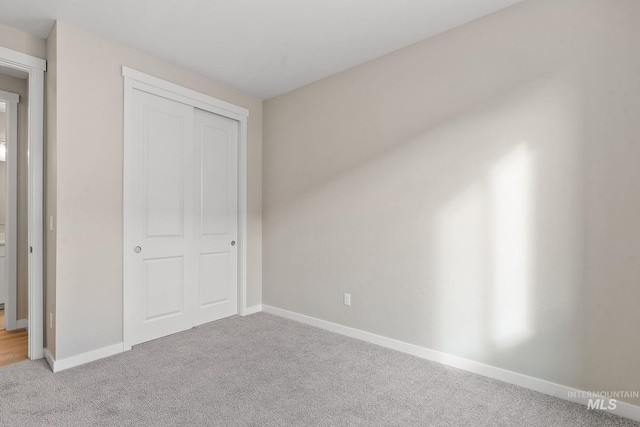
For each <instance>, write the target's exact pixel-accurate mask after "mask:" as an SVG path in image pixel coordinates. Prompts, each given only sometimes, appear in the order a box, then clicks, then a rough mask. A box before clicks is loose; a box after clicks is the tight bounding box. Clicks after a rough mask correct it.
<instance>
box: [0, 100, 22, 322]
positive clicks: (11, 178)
mask: <svg viewBox="0 0 640 427" xmlns="http://www.w3.org/2000/svg"><path fill="white" fill-rule="evenodd" d="M0 101H2V102H4V104H5V105H6V114H7V115H6V122H7V123H6V124H7V128H6V130H7V132H6V146H5V148H6V154H5V200H6V204H5V212H6V215H5V230H4V232H5V245H4V248H5V269H4V283H5V284H6V288H7V292H6V295H4V297H5V298H4V308H5V310H4V315H5V316H4V325H5V329H6V330H8V331H12V330H14V329H16V328H17V327H18V324H17V319H18V318H17V314H18V313H17V311H18V306H17V302H18V301H17V294H18V284H17V271H18V252H17V248H18V246H17V236H18V234H17V233H18V224H17V215H18V165H17V162H18V154H17V149H18V102H20V96H19V95H18V94H16V93H11V92H5V91H3V90H0ZM20 327H24V326H22V325H21V326H20Z"/></svg>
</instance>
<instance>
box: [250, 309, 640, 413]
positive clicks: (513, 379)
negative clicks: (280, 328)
mask: <svg viewBox="0 0 640 427" xmlns="http://www.w3.org/2000/svg"><path fill="white" fill-rule="evenodd" d="M262 311H264V312H265V313H269V314H274V315H276V316H280V317H285V318H287V319H291V320H295V321H297V322H301V323H305V324H307V325H311V326H315V327H318V328H321V329H325V330H327V331H331V332H335V333H338V334H341V335H346V336H348V337H351V338H356V339H359V340H362V341H366V342H370V343H372V344H377V345H380V346H382V347H387V348H390V349H393V350H397V351H401V352H403V353H407V354H411V355H414V356H417V357H420V358H422V359H427V360H432V361H434V362H439V363H442V364H443V365H448V366H453V367H455V368H459V369H463V370H465V371H468V372H472V373H474V374H479V375H483V376H485V377H489V378H493V379H496V380H500V381H504V382H506V383H509V384H514V385H517V386H520V387H524V388H527V389H530V390H534V391H537V392H540V393H544V394H548V395H551V396H555V397H558V398H560V399H564V400H568V401H571V402H575V403H579V404H581V405H585V406H587V403H588V402H589V398H588V397H571V396H572V395H574V396H579V395H580V394H581V393H583V392H582V391H581V390H577V389H574V388H571V387H567V386H563V385H560V384H556V383H552V382H549V381H545V380H541V379H539V378H534V377H530V376H528V375H523V374H519V373H517V372H512V371H507V370H506V369H502V368H496V367H495V366H490V365H486V364H484V363H480V362H475V361H473V360H469V359H464V358H462V357H458V356H454V355H451V354H447V353H442V352H440V351H436V350H431V349H428V348H425V347H420V346H417V345H414V344H409V343H406V342H403V341H398V340H394V339H392V338H387V337H383V336H380V335H376V334H372V333H370V332H365V331H361V330H359V329H354V328H350V327H348V326H343V325H339V324H337V323H332V322H327V321H326V320H321V319H317V318H315V317H310V316H305V315H304V314H299V313H294V312H292V311H288V310H283V309H281V308H276V307H272V306H269V305H264V304H263V305H262ZM604 400H605V403H604V407H615V409H611V410H607V412H611V413H614V414H616V415H619V416H621V417H625V418H630V419H632V420H635V421H640V406H635V405H631V404H629V403H625V402H620V401H615V402H614V403H615V404H614V405H613V406H609V404H610V399H604Z"/></svg>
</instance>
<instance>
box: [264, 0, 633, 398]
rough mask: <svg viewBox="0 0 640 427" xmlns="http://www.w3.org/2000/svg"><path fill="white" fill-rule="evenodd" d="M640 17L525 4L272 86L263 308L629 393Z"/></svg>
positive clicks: (590, 1)
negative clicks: (277, 91)
mask: <svg viewBox="0 0 640 427" xmlns="http://www.w3.org/2000/svg"><path fill="white" fill-rule="evenodd" d="M638 22H640V2H637V1H631V0H616V1H604V0H567V1H563V2H557V1H553V0H541V1H531V2H524V3H521V4H519V5H517V6H514V7H512V8H509V9H506V10H504V11H501V12H499V13H496V14H494V15H490V16H488V17H485V18H482V19H480V20H477V21H474V22H473V23H470V24H468V25H465V26H462V27H460V28H458V29H455V30H453V31H449V32H447V33H444V34H442V35H439V36H437V37H434V38H432V39H429V40H426V41H424V42H421V43H418V44H415V45H413V46H410V47H408V48H405V49H402V50H399V51H396V52H394V53H391V54H389V55H386V56H384V57H381V58H379V59H376V60H374V61H371V62H369V63H367V64H364V65H362V66H359V67H355V68H353V69H350V70H347V71H345V72H342V73H339V74H337V75H334V76H332V77H329V78H326V79H324V80H321V81H318V82H316V83H313V84H310V85H308V86H305V87H302V88H300V89H298V90H295V91H293V92H290V93H287V94H284V95H282V96H279V97H276V98H274V99H271V100H268V101H266V102H265V114H264V120H265V125H264V126H265V127H264V162H263V168H264V175H263V191H264V207H263V208H264V248H263V249H264V259H263V260H264V270H263V271H264V277H263V280H264V289H263V292H264V304H268V305H272V306H275V307H279V308H283V309H287V310H291V311H294V312H298V313H302V314H306V315H309V316H313V317H317V318H320V319H324V320H328V321H331V322H335V323H339V324H342V325H347V326H350V327H354V328H358V329H362V330H365V331H369V332H372V333H375V334H380V335H383V336H387V337H391V338H395V339H398V340H402V341H406V342H409V343H413V344H417V345H420V346H424V347H428V348H431V349H435V350H439V351H444V352H447V353H450V354H455V355H459V356H462V357H465V358H469V359H472V360H476V361H479V362H483V363H487V364H490V365H493V366H498V367H501V368H504V369H508V370H511V371H515V372H519V373H522V374H526V375H530V376H533V377H537V378H541V379H545V380H549V381H552V382H556V383H560V384H563V385H567V386H572V387H576V388H578V389H583V390H637V389H638V385H639V384H640V370H639V369H638V367H637V362H638V360H640V340H638V339H637V325H639V324H640V310H638V309H637V302H638V301H639V300H640V287H639V286H638V283H640V267H639V266H640V263H638V262H637V260H636V259H635V258H637V254H638V253H640V228H639V227H637V221H638V218H640V167H638V164H639V163H640V143H638V134H640V121H639V120H638V117H640V105H639V104H638V102H637V100H638V99H640V80H639V79H638V75H640V27H638V25H637V23H638ZM344 292H349V293H351V295H352V306H351V307H346V306H344V305H343V304H342V294H343V293H344ZM630 402H631V403H634V404H636V405H637V404H640V400H638V399H635V400H633V399H632V400H630Z"/></svg>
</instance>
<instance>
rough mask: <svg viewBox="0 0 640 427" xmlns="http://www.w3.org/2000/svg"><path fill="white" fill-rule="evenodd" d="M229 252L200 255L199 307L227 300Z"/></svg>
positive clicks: (228, 290)
mask: <svg viewBox="0 0 640 427" xmlns="http://www.w3.org/2000/svg"><path fill="white" fill-rule="evenodd" d="M229 258H230V255H229V252H221V253H215V254H202V255H200V295H199V300H200V307H206V306H208V305H211V304H218V303H224V302H227V301H228V300H229V292H230V291H231V289H229V286H227V283H229V269H230V267H231V266H230V259H229Z"/></svg>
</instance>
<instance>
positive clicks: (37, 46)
mask: <svg viewBox="0 0 640 427" xmlns="http://www.w3.org/2000/svg"><path fill="white" fill-rule="evenodd" d="M0 46H2V47H5V48H7V49H11V50H17V51H18V52H22V53H26V54H27V55H31V56H35V57H38V58H42V59H46V53H47V49H46V42H45V40H44V39H41V38H40V37H37V36H34V35H31V34H28V33H25V32H23V31H20V30H17V29H15V28H13V27H9V26H8V25H4V24H0Z"/></svg>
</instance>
